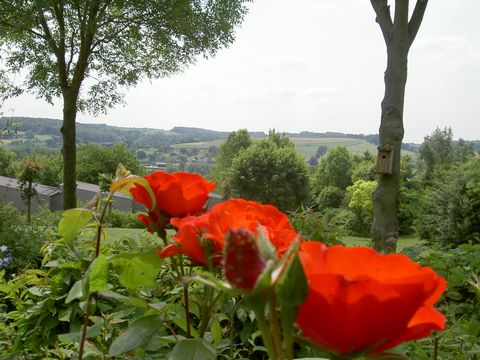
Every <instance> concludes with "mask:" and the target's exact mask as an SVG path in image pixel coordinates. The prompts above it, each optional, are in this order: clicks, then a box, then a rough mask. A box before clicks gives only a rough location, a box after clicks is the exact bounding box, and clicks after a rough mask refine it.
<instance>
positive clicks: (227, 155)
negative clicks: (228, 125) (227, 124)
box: [211, 129, 252, 197]
mask: <svg viewBox="0 0 480 360" xmlns="http://www.w3.org/2000/svg"><path fill="white" fill-rule="evenodd" d="M250 145H252V138H251V137H250V134H249V133H248V131H247V129H240V130H237V131H233V132H231V133H230V134H228V137H227V140H225V142H224V143H222V144H221V145H220V147H219V149H218V153H217V155H216V156H215V167H214V169H213V171H212V174H211V178H212V179H213V180H214V181H215V182H216V183H217V184H218V188H217V190H222V191H223V194H224V196H225V197H228V196H229V194H230V185H229V183H228V172H229V171H230V168H231V167H232V162H233V159H234V158H235V157H236V156H238V155H239V153H240V151H242V150H244V149H247V148H248V147H249V146H250Z"/></svg>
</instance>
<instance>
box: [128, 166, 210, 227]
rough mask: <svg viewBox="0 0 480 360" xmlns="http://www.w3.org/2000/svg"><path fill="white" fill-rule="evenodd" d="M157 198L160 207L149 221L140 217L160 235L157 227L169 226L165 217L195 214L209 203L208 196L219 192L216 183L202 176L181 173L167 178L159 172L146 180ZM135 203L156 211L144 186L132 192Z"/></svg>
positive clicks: (136, 187) (169, 175) (144, 217)
mask: <svg viewBox="0 0 480 360" xmlns="http://www.w3.org/2000/svg"><path fill="white" fill-rule="evenodd" d="M145 179H146V180H147V181H148V183H149V184H150V187H151V188H152V191H153V193H154V194H155V200H156V207H155V209H153V210H152V211H151V212H149V215H148V217H147V216H145V215H142V216H139V219H140V220H141V221H142V222H143V223H144V224H145V225H146V226H147V228H148V229H149V230H150V231H156V230H158V229H156V228H155V227H163V226H164V225H165V222H167V223H168V220H167V221H165V220H164V221H163V222H162V221H160V218H162V215H164V216H163V217H165V216H166V217H172V216H177V217H182V216H186V215H188V214H193V213H196V212H198V211H200V210H201V209H202V207H203V206H204V205H205V202H206V201H207V199H208V194H209V193H210V192H211V191H212V190H213V189H214V188H215V184H214V183H210V182H208V181H206V180H205V179H204V178H203V177H201V176H200V175H198V174H190V173H186V172H177V173H172V174H167V173H165V172H163V171H157V172H154V173H152V174H150V175H147V176H145ZM130 193H131V194H132V197H133V199H134V200H135V201H137V202H139V203H141V204H144V205H145V206H146V207H147V208H148V209H150V208H151V207H152V199H151V198H150V195H149V194H148V192H147V190H145V189H144V188H143V187H142V186H141V185H138V184H137V185H136V186H135V188H133V189H131V190H130Z"/></svg>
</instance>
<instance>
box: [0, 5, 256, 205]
mask: <svg viewBox="0 0 480 360" xmlns="http://www.w3.org/2000/svg"><path fill="white" fill-rule="evenodd" d="M246 1H248V0H211V1H208V2H205V1H194V0H176V1H172V0H165V1H142V0H140V1H134V0H126V1H111V0H95V1H91V0H88V1H87V0H79V1H43V0H25V1H21V2H19V1H12V0H10V1H4V0H2V1H0V48H1V49H2V50H8V51H4V53H5V54H6V56H5V59H4V60H5V64H6V65H7V66H8V67H9V69H10V71H11V72H12V73H13V74H15V73H19V72H22V74H24V73H26V81H25V88H26V89H27V90H29V91H33V92H35V93H36V94H37V95H38V96H39V97H41V98H43V99H45V100H46V101H48V102H50V103H51V102H52V101H53V99H54V98H57V97H60V98H62V99H63V125H62V128H61V133H62V136H63V148H62V154H63V161H64V179H63V181H64V208H65V209H69V208H73V207H75V206H76V194H75V188H76V182H75V180H76V179H75V174H76V144H75V141H76V137H75V135H76V126H75V119H76V115H77V111H78V110H79V111H84V110H88V111H90V112H92V113H93V114H97V113H99V112H104V111H106V109H108V108H111V107H113V106H114V105H116V104H118V103H119V102H121V101H122V98H123V97H122V94H121V92H120V90H121V88H123V87H127V86H132V85H134V84H136V83H137V82H138V81H139V80H141V79H142V78H144V77H146V78H158V77H163V76H167V75H169V74H173V73H176V72H179V71H181V70H182V69H183V68H184V67H185V66H186V65H188V64H192V63H194V62H195V60H196V59H197V58H198V56H199V55H204V56H209V55H211V56H213V55H214V54H215V53H216V52H217V51H218V50H219V49H220V48H222V47H224V46H227V45H228V44H230V43H231V42H232V41H233V37H234V36H233V35H234V27H235V26H236V25H238V24H239V23H240V22H241V21H242V19H243V16H244V15H245V13H246V8H245V4H244V3H245V2H246ZM86 79H88V81H85V80H86ZM16 93H17V92H16V91H12V94H13V95H15V94H16Z"/></svg>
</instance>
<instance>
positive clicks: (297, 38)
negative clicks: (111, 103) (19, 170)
mask: <svg viewBox="0 0 480 360" xmlns="http://www.w3.org/2000/svg"><path fill="white" fill-rule="evenodd" d="M390 3H392V4H393V2H392V1H390ZM410 3H411V9H413V7H414V3H415V2H414V1H413V0H410ZM478 14H480V0H431V1H429V3H428V8H427V11H426V14H425V17H424V21H423V23H422V26H421V28H420V31H419V33H418V35H417V38H416V40H415V42H414V44H413V46H412V48H411V50H410V55H409V63H408V66H409V69H408V81H407V89H406V98H405V110H404V111H405V112H404V127H405V137H404V142H416V143H421V142H422V141H423V138H424V137H425V136H426V135H428V134H431V133H432V132H433V131H434V130H435V128H436V127H440V128H443V127H451V128H452V130H453V133H454V137H455V138H464V139H467V140H474V139H480V106H479V103H480V26H479V25H478ZM385 67H386V49H385V43H384V41H383V37H382V35H381V32H380V28H379V27H378V24H377V23H376V22H375V14H374V11H373V9H372V7H371V4H370V1H368V0H256V1H254V2H253V3H251V4H250V5H249V13H248V14H247V15H246V17H245V20H244V22H243V24H242V25H241V27H239V28H238V29H237V33H236V41H235V42H234V43H233V44H231V45H230V46H229V47H228V48H227V49H222V50H221V51H219V52H218V54H217V55H216V56H215V57H214V58H210V59H203V58H202V59H199V61H198V62H197V63H196V64H195V65H193V66H190V67H188V68H186V69H185V71H184V72H183V73H181V74H177V75H174V76H171V77H169V78H163V79H157V80H146V81H142V82H141V83H139V84H138V85H137V86H136V87H132V88H130V89H128V90H127V91H126V97H125V101H126V105H125V106H123V105H118V106H117V107H115V108H114V109H111V110H109V111H108V113H107V114H106V115H103V114H102V115H100V116H98V117H96V118H94V117H92V116H91V115H89V114H79V115H78V117H77V121H78V122H82V123H105V124H108V125H115V126H123V127H148V128H155V129H165V130H169V129H171V128H172V127H174V126H191V127H200V128H205V129H212V130H222V131H233V130H237V129H241V128H246V129H248V130H249V131H268V130H269V129H272V128H275V129H276V130H277V131H280V132H300V131H313V132H326V131H337V132H344V133H363V134H371V133H377V132H378V127H379V124H380V102H381V100H382V97H383V93H384V83H383V73H384V71H385ZM3 112H4V115H5V116H32V117H50V118H57V119H61V117H62V108H61V102H60V101H58V102H57V103H56V104H55V105H54V106H51V105H49V104H47V103H45V102H44V101H42V100H37V99H35V97H34V96H32V95H22V96H20V97H18V98H15V99H12V100H9V101H8V102H6V103H5V105H4V107H3Z"/></svg>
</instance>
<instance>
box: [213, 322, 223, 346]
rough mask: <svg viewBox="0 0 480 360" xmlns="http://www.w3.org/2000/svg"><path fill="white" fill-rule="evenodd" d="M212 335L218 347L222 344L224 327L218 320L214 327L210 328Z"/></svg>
mask: <svg viewBox="0 0 480 360" xmlns="http://www.w3.org/2000/svg"><path fill="white" fill-rule="evenodd" d="M210 334H211V335H212V338H213V340H214V341H215V344H216V345H218V344H220V343H221V342H222V326H221V325H220V321H218V319H215V320H214V321H213V324H212V327H211V328H210Z"/></svg>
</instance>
